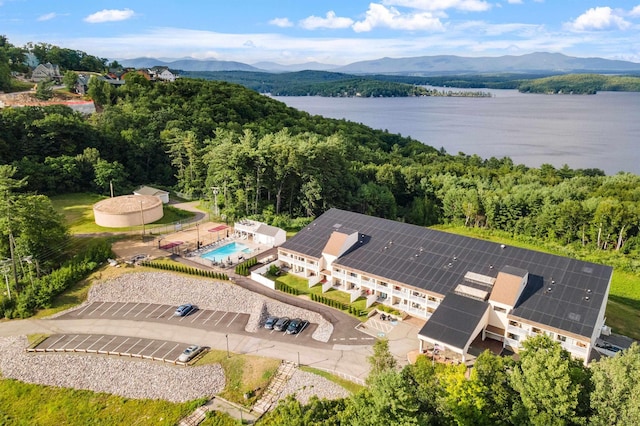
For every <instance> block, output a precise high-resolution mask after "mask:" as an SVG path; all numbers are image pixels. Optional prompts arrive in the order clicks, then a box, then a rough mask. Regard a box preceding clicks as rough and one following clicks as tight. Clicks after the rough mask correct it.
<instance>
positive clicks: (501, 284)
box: [489, 266, 527, 307]
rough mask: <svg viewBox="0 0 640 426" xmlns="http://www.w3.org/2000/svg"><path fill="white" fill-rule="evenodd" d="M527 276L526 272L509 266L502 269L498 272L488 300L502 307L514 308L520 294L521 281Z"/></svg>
mask: <svg viewBox="0 0 640 426" xmlns="http://www.w3.org/2000/svg"><path fill="white" fill-rule="evenodd" d="M526 275H527V271H524V270H522V269H518V268H512V267H509V266H506V267H504V268H503V269H502V270H501V271H500V272H498V277H497V278H496V282H495V283H494V284H493V290H492V291H491V296H489V300H491V301H492V302H496V303H500V304H503V305H507V306H511V307H514V306H515V305H516V302H517V301H518V297H519V296H520V293H521V292H522V291H521V290H522V289H521V286H522V280H523V279H524V277H525V276H526Z"/></svg>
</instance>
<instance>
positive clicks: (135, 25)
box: [0, 0, 640, 65]
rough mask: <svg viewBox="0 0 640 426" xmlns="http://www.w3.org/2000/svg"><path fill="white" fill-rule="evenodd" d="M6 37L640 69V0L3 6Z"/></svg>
mask: <svg viewBox="0 0 640 426" xmlns="http://www.w3.org/2000/svg"><path fill="white" fill-rule="evenodd" d="M0 34H3V35H6V36H7V37H8V38H9V41H10V42H11V43H12V44H14V45H18V46H23V45H25V44H26V43H28V42H46V43H50V44H55V45H58V46H61V47H66V48H71V49H79V50H83V51H85V52H87V53H89V54H92V55H97V56H100V57H104V58H108V59H123V58H135V57H142V56H147V57H156V58H165V59H166V58H184V57H193V58H198V59H219V60H232V61H240V62H244V63H249V64H253V63H257V62H260V61H273V62H278V63H281V64H298V63H305V62H310V61H317V62H322V63H326V64H336V65H343V64H347V63H351V62H355V61H360V60H367V59H377V58H381V57H395V58H398V57H410V56H424V55H439V54H451V55H459V56H501V55H522V54H526V53H531V52H559V53H564V54H566V55H570V56H578V57H603V58H608V59H623V60H629V61H634V62H640V0H634V1H627V0H599V1H591V0H495V1H492V0H378V1H371V0H369V1H361V0H340V1H336V0H322V1H320V0H239V1H230V0H225V1H220V0H202V1H194V0H178V1H165V0H153V1H151V0H128V1H119V0H111V1H75V0H66V1H65V0H58V1H51V0H0Z"/></svg>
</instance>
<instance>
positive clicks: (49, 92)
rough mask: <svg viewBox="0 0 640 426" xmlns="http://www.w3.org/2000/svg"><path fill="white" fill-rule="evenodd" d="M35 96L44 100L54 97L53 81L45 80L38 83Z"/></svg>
mask: <svg viewBox="0 0 640 426" xmlns="http://www.w3.org/2000/svg"><path fill="white" fill-rule="evenodd" d="M34 96H35V97H36V98H38V99H40V100H43V101H46V100H48V99H51V98H52V97H53V81H51V80H45V81H41V82H39V83H38V84H37V85H36V93H35V95H34Z"/></svg>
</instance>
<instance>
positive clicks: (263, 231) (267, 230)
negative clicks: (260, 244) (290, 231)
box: [256, 223, 281, 237]
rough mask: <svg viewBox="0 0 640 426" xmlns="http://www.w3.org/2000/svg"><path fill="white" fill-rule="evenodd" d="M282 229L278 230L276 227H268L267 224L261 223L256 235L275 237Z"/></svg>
mask: <svg viewBox="0 0 640 426" xmlns="http://www.w3.org/2000/svg"><path fill="white" fill-rule="evenodd" d="M280 231H281V229H280V228H276V227H275V226H271V225H267V224H266V223H261V224H260V226H258V229H256V233H257V234H260V235H266V236H268V237H275V236H277V235H278V232H280Z"/></svg>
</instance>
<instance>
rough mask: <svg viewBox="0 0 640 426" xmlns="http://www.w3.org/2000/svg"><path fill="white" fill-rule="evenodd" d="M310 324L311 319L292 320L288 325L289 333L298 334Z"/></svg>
mask: <svg viewBox="0 0 640 426" xmlns="http://www.w3.org/2000/svg"><path fill="white" fill-rule="evenodd" d="M308 325H309V321H307V320H303V319H300V318H296V319H293V320H291V322H290V323H289V327H287V334H298V333H300V332H301V331H302V330H304V329H305V328H306V327H307V326H308Z"/></svg>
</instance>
